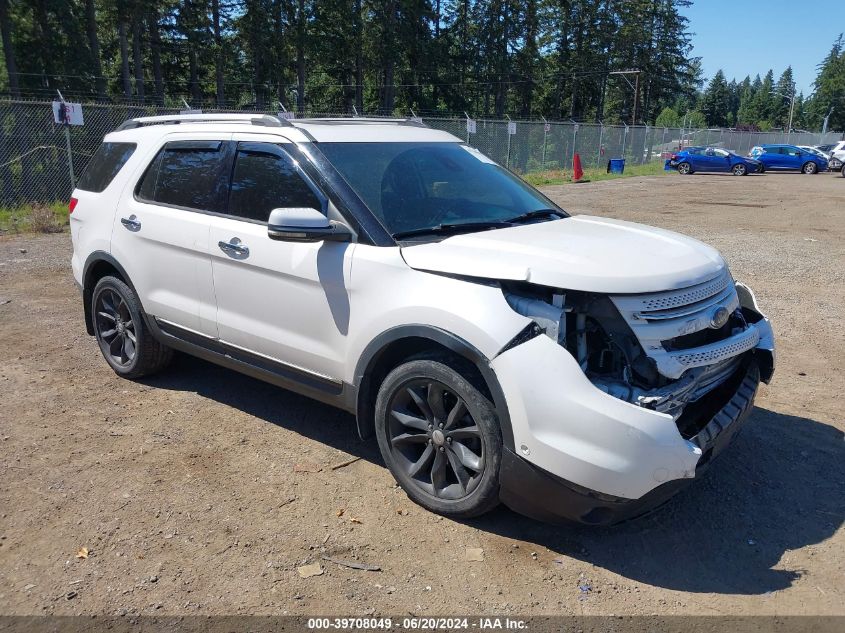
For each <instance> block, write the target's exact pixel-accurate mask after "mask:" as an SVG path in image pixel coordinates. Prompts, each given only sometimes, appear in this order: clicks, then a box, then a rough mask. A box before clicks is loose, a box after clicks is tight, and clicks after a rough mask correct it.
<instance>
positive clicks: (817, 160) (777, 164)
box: [748, 145, 828, 174]
mask: <svg viewBox="0 0 845 633" xmlns="http://www.w3.org/2000/svg"><path fill="white" fill-rule="evenodd" d="M748 155H749V156H750V157H751V158H754V159H755V160H758V161H760V163H762V164H763V169H764V170H766V169H771V170H778V171H781V170H791V171H801V172H804V173H805V174H817V173H819V172H820V171H827V163H828V161H827V159H826V158H824V157H822V156H819V155H818V154H814V153H811V152H808V151H807V150H804V149H801V148H800V147H796V146H795V145H758V146H756V147H752V148H751V151H750V152H749V153H748Z"/></svg>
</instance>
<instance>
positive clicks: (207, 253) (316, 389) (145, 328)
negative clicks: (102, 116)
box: [70, 115, 774, 524]
mask: <svg viewBox="0 0 845 633" xmlns="http://www.w3.org/2000/svg"><path fill="white" fill-rule="evenodd" d="M71 210H72V214H71V216H70V219H71V230H72V235H73V245H74V253H73V273H74V276H75V278H76V280H77V282H78V283H79V285H80V286H81V289H82V296H83V302H84V309H85V322H86V325H87V328H88V332H89V333H90V334H92V335H94V336H96V340H97V342H98V343H99V346H100V349H101V350H102V352H103V355H104V357H105V359H106V361H107V362H108V363H109V364H110V365H111V367H112V368H113V369H114V371H115V372H117V373H118V374H119V375H121V376H124V377H126V378H136V377H138V376H141V375H144V374H149V373H152V372H155V371H158V370H160V369H162V368H163V367H164V366H165V365H166V364H167V362H168V361H169V360H170V356H171V353H172V351H171V350H180V351H183V352H187V353H189V354H194V355H196V356H200V357H202V358H205V359H207V360H210V361H212V362H215V363H219V364H221V365H224V366H226V367H230V368H232V369H235V370H237V371H241V372H244V373H247V374H249V375H252V376H255V377H257V378H261V379H263V380H267V381H269V382H272V383H275V384H277V385H280V386H282V387H285V388H288V389H291V390H294V391H297V392H300V393H303V394H306V395H308V396H311V397H313V398H316V399H318V400H321V401H323V402H328V403H331V404H333V405H336V406H338V407H341V408H343V409H346V410H347V411H350V412H352V413H354V414H355V415H356V417H357V425H358V431H359V433H360V435H361V437H362V438H368V437H371V436H372V435H375V436H376V438H377V439H378V444H379V447H380V449H381V453H382V456H383V457H384V461H385V463H386V464H387V467H388V468H389V469H390V471H391V473H392V474H393V475H394V477H395V478H396V480H397V481H398V482H399V483H400V484H401V486H402V487H403V488H404V489H405V491H406V492H407V493H408V495H409V496H410V497H411V498H412V499H413V500H414V501H416V502H417V503H419V504H420V505H422V506H424V507H426V508H428V509H430V510H432V511H434V512H439V513H442V514H445V515H449V516H453V517H469V516H474V515H478V514H481V513H482V512H485V511H487V510H489V509H491V508H492V507H494V506H495V505H496V504H497V503H499V502H500V501H503V502H504V503H505V504H507V505H508V506H510V507H511V508H513V509H515V510H517V511H519V512H522V513H524V514H528V515H530V516H534V517H537V518H541V519H545V520H561V519H570V520H575V521H580V522H584V523H589V524H608V523H613V522H615V521H618V520H622V519H625V518H630V517H633V516H636V515H638V514H642V513H643V512H645V511H647V510H648V509H650V508H652V507H654V506H656V505H657V504H659V503H660V502H662V501H664V500H666V499H668V498H669V497H670V496H671V495H672V494H673V493H674V492H675V491H676V490H678V489H679V488H680V487H681V486H682V485H683V484H684V483H687V482H689V481H690V480H692V479H693V478H695V477H696V476H697V475H698V474H700V472H701V471H702V470H703V469H704V467H705V466H706V465H707V464H708V462H709V461H710V460H711V458H712V457H713V456H715V455H716V454H717V453H718V452H719V451H720V450H721V449H722V448H723V447H724V446H725V445H726V444H728V443H729V441H730V439H731V437H732V436H733V435H734V433H735V432H736V431H737V429H738V428H739V427H740V425H741V424H742V423H743V421H744V420H745V418H746V417H747V416H748V413H749V411H750V410H751V408H752V403H753V400H754V396H755V393H756V391H757V387H758V384H759V382H760V381H761V380H763V381H766V382H768V380H769V379H770V378H771V376H772V372H773V368H774V343H773V337H772V330H771V327H770V325H769V322H768V320H767V319H766V318H765V317H764V316H763V315H762V314H761V312H760V310H759V309H758V307H757V304H756V301H755V299H754V295H753V294H752V292H751V290H750V289H748V288H747V287H746V286H744V285H742V284H739V283H735V282H734V280H733V278H732V277H731V274H730V273H729V271H728V268H727V266H726V264H725V261H724V260H723V259H722V257H721V256H720V255H719V253H718V252H716V251H715V250H714V249H712V248H710V247H709V246H706V245H704V244H702V243H700V242H698V241H696V240H693V239H690V238H688V237H684V236H681V235H678V234H675V233H671V232H669V231H664V230H660V229H654V228H649V227H646V226H641V225H637V224H632V223H628V222H621V221H617V220H610V219H603V218H598V217H589V216H576V217H571V216H569V215H568V214H567V213H565V212H564V211H563V210H562V209H560V208H559V207H558V206H557V205H555V203H554V202H552V201H551V200H549V199H548V198H546V197H545V196H543V195H542V194H541V193H539V192H538V191H536V190H535V189H533V188H531V187H530V186H528V185H527V184H525V183H524V182H523V181H522V180H520V179H519V178H517V177H516V176H514V175H512V174H511V173H510V172H508V171H507V170H505V169H503V168H502V167H500V166H499V165H497V164H495V163H494V162H493V161H492V160H490V159H489V158H487V157H486V156H484V155H483V154H482V153H480V152H479V151H477V150H475V149H473V148H472V147H469V146H467V145H466V144H464V143H463V142H462V141H461V140H460V139H458V138H455V137H454V136H452V135H450V134H447V133H446V132H442V131H437V130H433V129H429V128H427V127H425V126H423V125H421V124H418V123H415V122H413V121H402V120H378V119H344V120H331V119H323V120H319V119H314V120H308V119H303V120H298V121H293V122H289V121H284V120H280V119H277V118H275V117H271V116H267V115H261V116H248V115H186V116H175V117H151V118H142V119H134V120H131V121H127V122H126V123H124V124H123V125H121V126H120V128H119V129H118V130H117V131H115V132H113V133H111V134H109V135H107V136H106V137H105V140H104V143H103V145H102V147H101V149H100V150H99V152H98V153H97V154H96V156H95V157H94V158H93V159H92V160H91V163H90V165H89V166H88V168H87V170H86V172H85V173H84V174H83V176H82V178H81V179H80V182H79V186H78V188H77V189H76V190H75V191H74V193H73V199H72V200H71Z"/></svg>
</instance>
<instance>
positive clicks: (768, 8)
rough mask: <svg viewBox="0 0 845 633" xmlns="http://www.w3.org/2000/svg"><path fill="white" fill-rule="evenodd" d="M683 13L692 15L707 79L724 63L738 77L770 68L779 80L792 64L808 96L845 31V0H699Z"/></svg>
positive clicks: (731, 75)
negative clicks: (839, 36)
mask: <svg viewBox="0 0 845 633" xmlns="http://www.w3.org/2000/svg"><path fill="white" fill-rule="evenodd" d="M681 12H682V13H683V14H684V15H686V17H688V18H689V20H690V23H689V30H690V31H691V32H692V33H693V36H692V44H693V51H692V55H693V56H694V57H701V64H702V67H703V69H704V77H705V79H706V80H707V81H709V80H710V78H711V77H713V75H715V74H716V71H717V70H719V69H720V68H721V69H722V70H723V71H724V72H725V77H726V78H727V80H728V81H730V80H731V79H736V80H737V81H738V82H739V81H742V80H743V79H744V78H745V76H746V75H751V78H752V79H754V75H756V74H759V75H760V77H763V75H765V74H766V72H767V71H768V70H769V69H770V68H771V69H772V70H773V71H774V73H775V81H777V78H778V77H779V76H780V74H781V73H782V72H783V71H784V70H785V69H786V67H787V66H792V72H793V74H794V77H795V85H796V88H797V90H798V92H803V93H804V96H805V97H808V96H809V95H810V93H812V91H813V81H814V80H815V78H816V66H818V64H819V63H821V61H822V60H823V59H824V57H825V56H826V55H827V54H828V53H829V52H830V48H831V46H832V45H833V42H834V40H835V39H836V38H837V36H838V35H839V34H840V33H842V32H843V31H845V2H843V0H815V1H814V2H808V1H806V0H803V1H798V2H796V1H795V0H743V1H741V2H737V1H736V0H694V2H693V5H692V6H690V7H688V8H686V9H682V10H681ZM705 85H706V84H705Z"/></svg>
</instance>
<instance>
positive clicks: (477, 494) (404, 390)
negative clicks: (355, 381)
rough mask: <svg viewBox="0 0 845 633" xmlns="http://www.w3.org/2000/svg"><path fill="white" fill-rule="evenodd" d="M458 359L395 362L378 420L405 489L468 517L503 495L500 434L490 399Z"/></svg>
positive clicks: (385, 451) (420, 500)
mask: <svg viewBox="0 0 845 633" xmlns="http://www.w3.org/2000/svg"><path fill="white" fill-rule="evenodd" d="M456 367H459V365H458V364H457V363H456V362H454V361H453V360H452V359H451V358H449V357H447V356H436V357H434V358H433V359H420V360H412V361H410V362H407V363H404V364H402V365H400V366H399V367H397V368H395V369H394V370H393V371H391V372H390V373H389V374H388V375H387V377H386V378H385V379H384V382H383V383H382V385H381V387H380V388H379V392H378V397H377V398H376V405H375V423H376V436H377V438H378V444H379V449H380V450H381V455H382V457H383V458H384V461H385V464H387V467H388V469H389V470H390V472H391V474H392V475H393V477H394V478H395V479H396V481H397V482H398V483H399V485H400V486H401V487H402V488H403V489H404V490H405V492H406V493H407V494H408V496H409V497H410V498H411V499H412V500H413V501H414V502H416V503H417V504H419V505H421V506H422V507H424V508H426V509H427V510H430V511H432V512H435V513H437V514H442V515H445V516H448V517H452V518H459V519H463V518H470V517H474V516H478V515H480V514H483V513H485V512H487V511H489V510H492V509H493V508H494V507H496V505H498V503H499V466H500V464H501V460H502V434H501V429H500V428H499V424H498V419H497V417H496V413H495V410H494V408H493V405H492V404H491V403H490V401H489V400H488V399H487V398H486V397H485V396H484V394H482V392H481V391H480V390H479V389H478V388H477V387H476V386H475V385H473V384H472V383H471V382H470V381H469V380H467V378H466V377H465V376H464V375H463V374H461V373H459V372H458V371H456ZM465 373H466V372H465Z"/></svg>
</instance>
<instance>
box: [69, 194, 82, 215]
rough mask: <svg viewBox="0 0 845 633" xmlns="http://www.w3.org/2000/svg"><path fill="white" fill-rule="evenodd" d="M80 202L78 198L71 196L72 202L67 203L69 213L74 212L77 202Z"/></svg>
mask: <svg viewBox="0 0 845 633" xmlns="http://www.w3.org/2000/svg"><path fill="white" fill-rule="evenodd" d="M77 202H79V200H77V199H76V198H71V199H70V202H68V203H67V211H68V213H69V214H70V213H73V210H74V209H75V208H76V203H77Z"/></svg>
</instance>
